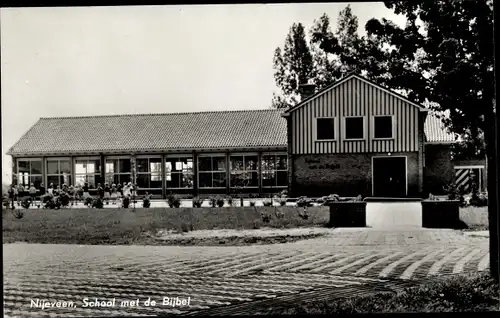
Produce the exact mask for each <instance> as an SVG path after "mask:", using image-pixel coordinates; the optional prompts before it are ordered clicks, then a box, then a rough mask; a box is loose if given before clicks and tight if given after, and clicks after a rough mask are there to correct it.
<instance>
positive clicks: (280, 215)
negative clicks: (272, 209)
mask: <svg viewBox="0 0 500 318" xmlns="http://www.w3.org/2000/svg"><path fill="white" fill-rule="evenodd" d="M284 217H285V213H283V212H282V211H278V210H276V218H277V219H282V218H284Z"/></svg>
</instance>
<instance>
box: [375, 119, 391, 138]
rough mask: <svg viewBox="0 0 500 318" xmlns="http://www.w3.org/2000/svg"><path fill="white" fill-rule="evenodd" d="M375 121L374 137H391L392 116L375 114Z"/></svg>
mask: <svg viewBox="0 0 500 318" xmlns="http://www.w3.org/2000/svg"><path fill="white" fill-rule="evenodd" d="M374 122H375V136H374V137H375V138H392V116H377V117H375V118H374Z"/></svg>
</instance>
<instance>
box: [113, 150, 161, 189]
mask: <svg viewBox="0 0 500 318" xmlns="http://www.w3.org/2000/svg"><path fill="white" fill-rule="evenodd" d="M135 164H136V171H137V187H138V188H140V189H161V157H153V158H137V159H136V161H135ZM108 183H109V182H108Z"/></svg>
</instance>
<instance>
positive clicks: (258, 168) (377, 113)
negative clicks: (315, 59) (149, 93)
mask: <svg viewBox="0 0 500 318" xmlns="http://www.w3.org/2000/svg"><path fill="white" fill-rule="evenodd" d="M453 141H454V138H453V135H451V134H449V133H447V132H446V130H445V129H444V128H443V127H442V124H441V123H440V120H439V119H437V118H436V117H435V116H433V115H432V114H430V113H429V111H428V110H427V109H426V108H424V107H422V106H421V105H418V104H415V103H413V102H411V101H409V100H407V99H406V98H404V97H403V96H400V95H398V94H396V93H394V92H392V91H390V90H388V89H385V88H383V87H380V86H378V85H376V84H374V83H372V82H370V81H368V80H366V79H364V78H362V77H360V76H358V75H353V74H351V75H349V76H347V77H346V78H344V79H342V80H340V81H338V82H337V83H334V84H333V85H331V86H329V87H327V88H325V89H323V90H322V91H320V92H318V93H316V94H314V95H312V96H310V97H309V98H306V99H305V100H304V101H303V102H301V103H300V104H298V105H297V106H295V107H293V108H291V109H288V110H286V111H282V110H250V111H219V112H199V113H172V114H144V115H116V116H91V117H65V118H41V119H40V120H39V121H38V122H37V123H36V124H35V125H34V126H33V127H32V128H31V129H30V130H29V131H28V132H27V133H26V134H25V135H23V136H22V137H21V138H20V140H19V141H18V142H17V143H16V144H15V145H14V146H13V147H12V148H10V150H9V152H8V154H9V155H11V156H12V159H13V161H12V162H13V167H12V172H13V176H14V182H15V183H21V184H24V185H27V184H29V183H31V182H32V183H35V186H39V185H40V184H41V183H45V184H46V185H47V184H49V183H54V185H57V184H63V183H66V184H68V185H69V184H73V185H75V184H77V183H80V184H82V183H83V182H89V184H90V185H91V187H95V185H96V184H97V183H101V184H104V183H105V182H107V183H109V184H112V183H123V182H129V181H132V182H135V183H136V184H137V185H138V187H139V188H140V191H139V193H141V192H142V193H143V192H145V191H148V192H149V193H152V194H154V195H155V196H156V197H165V196H166V194H168V193H170V192H173V193H178V194H180V195H212V194H230V193H234V192H235V191H237V192H243V193H246V194H250V193H253V194H259V195H267V194H271V193H277V192H279V191H281V190H283V189H289V191H290V192H291V195H292V196H298V195H308V196H311V197H315V196H320V195H325V194H330V193H338V194H341V195H346V196H355V195H357V194H362V195H364V196H420V195H421V194H422V193H423V192H426V191H429V190H430V189H434V188H435V189H438V188H440V189H442V185H444V184H445V183H447V182H448V181H450V180H453V178H454V171H453V166H452V164H451V161H450V156H449V154H450V151H449V147H450V145H451V143H452V142H453ZM134 165H135V167H136V169H135V172H134V171H133V170H134V169H133V168H132V167H133V166H134ZM433 193H435V194H438V193H437V192H433Z"/></svg>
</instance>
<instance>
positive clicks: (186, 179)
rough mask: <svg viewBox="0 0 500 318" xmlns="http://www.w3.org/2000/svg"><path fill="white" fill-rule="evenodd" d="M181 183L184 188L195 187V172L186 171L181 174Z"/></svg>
mask: <svg viewBox="0 0 500 318" xmlns="http://www.w3.org/2000/svg"><path fill="white" fill-rule="evenodd" d="M181 185H182V187H183V188H192V187H193V173H192V172H185V173H183V174H182V175H181Z"/></svg>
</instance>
